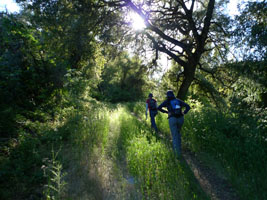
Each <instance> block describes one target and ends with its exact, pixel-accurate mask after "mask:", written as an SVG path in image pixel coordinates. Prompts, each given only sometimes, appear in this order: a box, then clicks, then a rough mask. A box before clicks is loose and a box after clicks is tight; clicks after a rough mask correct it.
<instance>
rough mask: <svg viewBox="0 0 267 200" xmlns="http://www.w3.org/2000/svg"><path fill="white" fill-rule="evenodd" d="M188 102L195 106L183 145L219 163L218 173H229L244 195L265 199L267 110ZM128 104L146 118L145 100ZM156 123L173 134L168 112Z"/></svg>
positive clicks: (209, 161)
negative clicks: (230, 108) (170, 128)
mask: <svg viewBox="0 0 267 200" xmlns="http://www.w3.org/2000/svg"><path fill="white" fill-rule="evenodd" d="M189 104H190V105H191V107H193V109H192V110H191V111H190V112H189V113H188V114H187V115H186V116H185V124H184V126H183V130H182V143H183V144H182V145H183V146H184V148H188V149H190V150H191V151H193V152H196V153H198V154H199V155H201V154H202V155H204V157H205V158H203V160H204V161H205V160H206V161H205V162H207V164H209V165H211V166H212V165H214V166H215V164H217V163H219V165H220V167H218V170H219V171H218V173H222V174H225V175H226V176H227V177H228V179H229V180H230V182H231V183H232V185H233V186H234V187H235V188H236V190H237V192H238V193H239V196H240V197H241V199H266V198H267V193H266V191H267V182H266V179H265V178H264V176H265V175H266V174H267V167H266V166H267V160H266V159H265V157H266V154H267V140H266V139H267V138H266V116H267V115H266V110H264V109H262V110H258V111H257V113H256V112H255V111H254V112H251V111H250V110H249V109H247V110H246V112H242V110H237V109H234V108H232V110H231V111H226V110H225V111H224V112H220V111H218V110H217V109H214V108H212V107H210V106H203V105H202V104H200V103H199V102H194V101H191V102H190V103H189ZM129 108H130V109H131V110H132V111H133V112H135V113H136V114H138V115H139V116H140V117H142V119H144V113H145V110H144V109H145V108H144V106H143V103H138V104H135V105H133V104H129ZM241 112H242V113H241ZM147 121H148V120H147ZM148 123H149V122H148ZM156 123H157V126H158V128H159V130H160V131H161V132H162V133H163V134H164V135H165V136H168V135H169V134H170V133H169V127H168V121H167V116H166V115H163V114H161V113H160V114H158V115H157V117H156ZM211 162H212V163H211Z"/></svg>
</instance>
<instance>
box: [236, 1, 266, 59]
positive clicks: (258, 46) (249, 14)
mask: <svg viewBox="0 0 267 200" xmlns="http://www.w3.org/2000/svg"><path fill="white" fill-rule="evenodd" d="M266 16H267V6H266V2H265V1H264V0H263V1H255V2H252V1H251V2H248V3H247V4H246V5H245V7H244V9H243V10H242V11H241V15H240V16H236V21H238V22H239V23H238V26H236V28H235V31H234V35H235V42H236V44H239V45H240V46H242V47H243V50H244V51H243V55H245V59H246V57H247V56H249V57H251V58H252V59H254V60H255V59H256V60H263V59H266V56H267V51H266V46H267V39H266V38H267V35H266V34H267V23H266V21H267V17H266ZM236 21H235V24H236Z"/></svg>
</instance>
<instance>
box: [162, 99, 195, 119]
mask: <svg viewBox="0 0 267 200" xmlns="http://www.w3.org/2000/svg"><path fill="white" fill-rule="evenodd" d="M173 99H174V98H172V99H167V100H165V101H164V102H163V103H162V104H160V105H159V106H158V110H159V111H160V112H162V113H168V114H169V117H174V116H173V115H172V114H171V110H172V108H171V104H170V101H171V100H173ZM177 100H178V101H179V102H180V106H181V107H185V111H184V114H186V113H187V112H188V111H189V110H190V106H189V105H188V104H187V103H185V102H183V101H182V100H180V99H177ZM163 107H166V108H167V110H168V111H166V110H164V109H162V108H163Z"/></svg>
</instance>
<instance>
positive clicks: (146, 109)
mask: <svg viewBox="0 0 267 200" xmlns="http://www.w3.org/2000/svg"><path fill="white" fill-rule="evenodd" d="M147 110H148V103H146V116H147Z"/></svg>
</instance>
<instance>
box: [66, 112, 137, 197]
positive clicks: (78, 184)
mask: <svg viewBox="0 0 267 200" xmlns="http://www.w3.org/2000/svg"><path fill="white" fill-rule="evenodd" d="M110 114H111V116H110V119H111V120H110V127H109V133H108V140H107V141H106V143H105V144H103V145H99V146H95V147H94V148H93V149H92V150H88V149H87V148H86V147H85V148H84V149H83V151H82V152H81V153H80V155H79V158H76V157H77V155H74V154H70V153H69V152H70V151H68V148H66V152H65V155H66V156H68V159H67V160H69V166H70V167H69V168H68V171H67V174H68V176H67V177H68V178H67V183H68V184H67V186H68V189H67V196H66V197H67V198H66V199H73V200H120V199H123V200H141V199H142V196H141V193H140V192H139V191H138V189H137V188H136V186H135V184H134V180H133V178H132V177H131V176H130V174H129V173H128V171H127V166H126V161H125V158H123V157H120V158H118V155H117V152H118V145H117V144H118V137H119V134H120V122H119V119H118V117H119V114H118V113H116V112H112V113H110Z"/></svg>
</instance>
